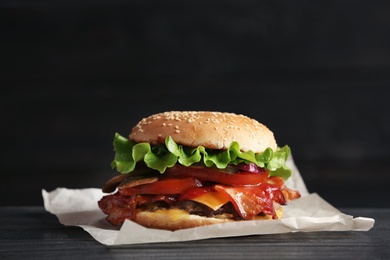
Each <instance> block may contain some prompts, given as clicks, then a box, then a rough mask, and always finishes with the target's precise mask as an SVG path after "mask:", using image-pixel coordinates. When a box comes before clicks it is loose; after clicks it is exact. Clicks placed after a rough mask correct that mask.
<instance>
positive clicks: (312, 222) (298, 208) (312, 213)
mask: <svg viewBox="0 0 390 260" xmlns="http://www.w3.org/2000/svg"><path fill="white" fill-rule="evenodd" d="M287 164H288V165H289V166H290V168H292V170H293V175H292V177H291V178H290V179H289V180H288V181H287V182H286V185H287V187H289V188H291V189H296V190H299V191H300V193H301V195H302V197H301V198H300V199H298V200H295V201H291V202H289V203H288V205H287V206H284V214H283V217H282V218H281V219H279V220H250V221H238V222H230V223H224V224H215V225H210V226H203V227H197V228H189V229H183V230H177V231H166V230H158V229H149V228H145V227H143V226H141V225H138V224H136V223H134V222H132V221H129V220H126V221H125V222H124V223H123V225H122V226H121V227H120V228H118V227H114V226H112V225H110V224H109V223H108V222H106V220H105V217H106V216H105V215H104V214H103V213H102V212H101V210H100V209H99V207H98V205H97V201H98V200H100V198H101V197H102V196H104V194H103V193H102V192H101V190H100V189H96V188H88V189H87V188H86V189H67V188H57V189H55V190H53V191H51V192H47V191H46V190H42V196H43V200H44V206H45V209H46V210H47V211H49V212H50V213H52V214H55V215H56V216H57V217H58V219H59V221H60V223H62V224H63V225H66V226H79V227H81V228H83V229H84V230H85V231H87V232H88V233H89V234H90V235H91V236H92V237H93V238H94V239H96V240H97V241H98V242H100V243H102V244H104V245H107V246H118V245H130V244H140V243H156V242H177V241H189V240H199V239H209V238H217V237H236V236H247V235H262V234H278V233H288V232H310V231H368V230H370V229H371V228H372V227H373V226H374V223H375V220H374V219H372V218H366V217H355V218H354V217H353V216H350V215H346V214H344V213H342V212H340V211H339V210H337V209H336V208H334V207H333V206H332V205H330V204H329V203H328V202H326V201H325V200H324V199H322V198H321V197H320V196H319V195H318V194H316V193H312V194H309V192H308V190H307V188H306V186H305V183H304V181H303V179H302V177H301V175H300V173H299V171H298V169H297V167H296V165H295V164H294V162H293V159H292V157H290V160H289V161H288V162H287Z"/></svg>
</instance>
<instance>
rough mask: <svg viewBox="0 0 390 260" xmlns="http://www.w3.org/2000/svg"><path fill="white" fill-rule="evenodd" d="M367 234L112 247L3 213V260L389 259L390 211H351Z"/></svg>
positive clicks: (31, 217) (35, 212) (33, 210)
mask: <svg viewBox="0 0 390 260" xmlns="http://www.w3.org/2000/svg"><path fill="white" fill-rule="evenodd" d="M341 211H342V212H344V213H346V214H350V215H353V216H364V217H372V218H374V219H375V220H376V223H375V225H374V227H373V228H372V229H371V230H370V231H368V232H353V231H347V232H309V233H288V234H278V235H263V236H245V237H235V238H218V239H208V240H199V241H189V242H180V243H176V242H174V243H153V244H139V245H131V246H125V247H107V246H104V245H102V244H100V243H98V242H96V241H95V240H94V239H93V238H92V237H91V236H90V235H89V234H88V233H87V232H85V231H84V230H82V229H81V228H78V227H65V226H63V225H61V224H60V223H59V222H58V220H57V218H56V217H55V216H54V215H51V214H50V213H48V212H46V211H45V210H44V209H43V207H1V208H0V223H1V227H0V259H72V258H75V259H108V258H114V259H122V258H126V259H139V260H141V259H160V260H162V259H170V260H175V259H224V260H226V259H286V258H289V259H298V258H299V259H389V258H390V248H389V245H390V220H389V218H388V216H389V214H390V209H388V208H387V209H369V208H360V209H357V208H346V209H341Z"/></svg>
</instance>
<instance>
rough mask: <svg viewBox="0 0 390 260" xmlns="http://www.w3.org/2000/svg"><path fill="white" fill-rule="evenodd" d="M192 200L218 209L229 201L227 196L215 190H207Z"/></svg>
mask: <svg viewBox="0 0 390 260" xmlns="http://www.w3.org/2000/svg"><path fill="white" fill-rule="evenodd" d="M191 200H193V201H196V202H199V203H202V204H204V205H206V206H208V207H209V208H211V209H213V210H217V209H219V208H220V207H222V206H223V205H225V204H226V203H228V202H229V198H228V197H227V196H225V195H224V194H221V193H219V192H215V191H211V192H207V193H205V194H202V195H200V196H198V197H196V198H193V199H191Z"/></svg>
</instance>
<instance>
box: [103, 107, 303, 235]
mask: <svg viewBox="0 0 390 260" xmlns="http://www.w3.org/2000/svg"><path fill="white" fill-rule="evenodd" d="M113 145H114V150H115V158H114V160H113V162H112V167H113V168H116V170H117V171H118V174H117V175H115V176H114V177H113V178H111V179H110V180H108V182H107V183H106V184H105V185H104V186H103V188H102V191H103V192H104V193H106V194H104V195H103V197H102V198H101V199H100V200H99V201H98V205H99V207H100V209H101V210H102V211H103V213H104V214H106V215H107V217H106V220H107V221H108V222H109V223H111V224H112V225H116V226H120V225H121V224H122V223H123V222H124V221H125V220H126V219H128V220H131V221H134V222H136V223H138V224H140V225H142V226H145V227H147V228H155V229H165V230H172V231H174V230H179V229H185V228H192V227H198V226H205V225H211V224H216V223H225V222H233V221H246V220H273V219H280V218H281V217H282V215H283V205H286V204H287V203H288V202H289V201H291V200H295V199H298V198H299V197H300V193H299V191H297V190H292V189H289V188H288V187H286V186H285V184H284V183H285V181H286V180H287V179H288V178H289V177H290V176H291V174H292V172H291V169H289V168H288V167H287V166H286V160H287V158H288V157H289V155H290V148H289V147H288V146H287V145H285V146H283V147H279V146H278V145H277V143H276V141H275V138H274V134H273V133H272V132H271V131H270V130H269V129H268V128H267V127H266V126H265V125H263V124H261V123H259V122H258V121H256V120H254V119H252V118H249V117H247V116H244V115H241V114H235V113H227V112H211V111H171V112H163V113H158V114H154V115H151V116H149V117H147V118H144V119H142V120H141V121H140V122H139V123H138V124H137V125H135V127H133V129H132V131H131V133H130V135H129V136H128V137H124V136H121V135H120V134H118V133H116V134H115V137H114V142H113Z"/></svg>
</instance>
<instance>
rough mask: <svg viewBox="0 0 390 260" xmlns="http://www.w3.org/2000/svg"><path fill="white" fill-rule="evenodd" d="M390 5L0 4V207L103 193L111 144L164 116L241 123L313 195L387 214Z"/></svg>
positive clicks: (344, 0) (259, 2)
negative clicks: (258, 132) (283, 157)
mask: <svg viewBox="0 0 390 260" xmlns="http://www.w3.org/2000/svg"><path fill="white" fill-rule="evenodd" d="M389 13H390V3H389V2H388V1H368V0H367V1H347V0H342V1H307V0H306V1H263V0H256V1H254V0H253V1H245V0H244V1H241V0H240V1H239V0H235V1H233V0H232V1H216V0H212V1H171V0H170V1H151V0H144V1H137V0H135V1H134V0H131V1H119V0H115V1H83V2H81V1H43V0H40V1H33V2H30V1H1V3H0V29H1V30H0V32H1V36H0V60H1V62H0V66H1V68H0V69H1V70H0V83H1V87H2V90H1V98H0V104H1V105H0V106H1V107H0V111H1V112H0V115H1V137H2V138H1V139H0V145H1V155H0V156H1V166H0V170H1V172H0V198H1V199H0V205H42V198H41V189H47V190H52V189H54V188H56V187H67V188H87V187H101V186H102V185H103V184H104V182H105V180H107V179H108V178H110V177H112V176H113V175H114V174H115V171H114V170H112V169H111V167H110V163H111V161H112V159H113V156H114V152H113V147H112V140H113V136H114V133H115V132H119V133H121V134H122V135H127V134H128V133H129V132H130V130H131V128H132V127H133V125H134V124H136V123H137V122H138V121H139V120H140V119H141V118H142V117H145V116H149V115H150V114H153V113H158V112H163V111H168V110H216V111H227V112H235V113H242V114H245V115H248V116H250V117H253V118H255V119H257V120H259V121H260V122H262V123H264V124H266V125H267V126H268V127H269V128H270V129H271V130H273V132H274V134H275V136H276V139H277V141H278V144H279V145H281V146H282V145H284V144H288V145H289V146H290V147H291V149H292V153H293V156H294V159H295V162H296V164H297V166H298V168H299V169H300V171H301V174H302V176H303V178H304V180H305V182H306V185H307V187H308V189H309V191H310V192H317V193H319V194H320V195H321V196H322V197H324V198H325V199H326V200H328V201H329V202H330V203H332V204H333V205H335V206H337V207H341V206H347V207H389V206H390V202H389V199H388V198H390V191H389V189H388V183H389V181H390V164H389V162H388V159H390V121H389V111H390V105H389V98H390V89H389V87H390V15H389Z"/></svg>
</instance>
